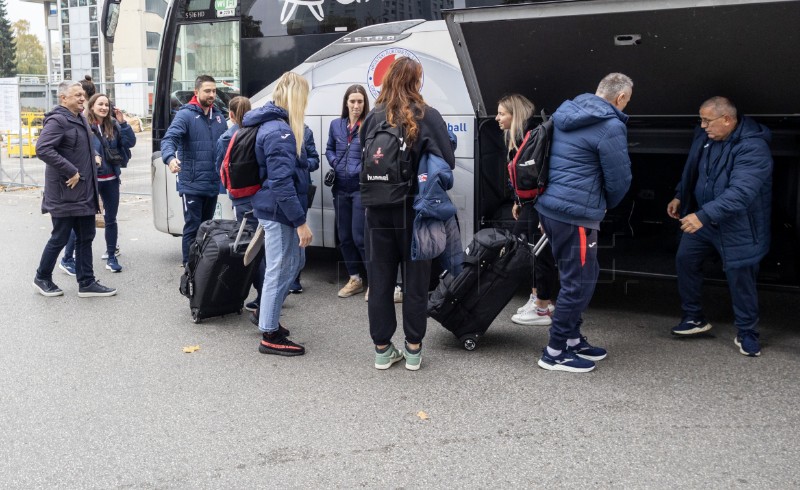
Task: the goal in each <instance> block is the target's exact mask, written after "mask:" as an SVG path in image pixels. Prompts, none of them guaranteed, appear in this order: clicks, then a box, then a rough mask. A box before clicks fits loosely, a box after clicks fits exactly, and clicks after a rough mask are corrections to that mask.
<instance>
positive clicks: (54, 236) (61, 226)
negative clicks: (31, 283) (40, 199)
mask: <svg viewBox="0 0 800 490" xmlns="http://www.w3.org/2000/svg"><path fill="white" fill-rule="evenodd" d="M51 219H52V221H53V231H52V233H51V234H50V240H48V241H47V245H45V247H44V251H43V252H42V258H41V260H40V261H39V268H38V269H36V277H38V278H39V279H48V280H51V281H52V280H53V269H55V267H56V262H58V256H59V254H60V253H61V249H62V248H64V246H65V245H66V244H67V241H69V236H70V233H75V236H76V245H77V247H76V248H75V273H76V274H75V275H76V276H77V277H76V279H77V280H78V285H79V286H80V287H86V286H88V285H90V284H92V283H93V282H94V281H95V278H94V269H93V268H92V241H93V240H94V235H95V225H94V215H90V216H70V217H65V218H55V217H53V218H51Z"/></svg>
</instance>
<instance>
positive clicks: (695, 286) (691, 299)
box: [675, 225, 759, 333]
mask: <svg viewBox="0 0 800 490" xmlns="http://www.w3.org/2000/svg"><path fill="white" fill-rule="evenodd" d="M715 252H716V253H718V254H719V253H720V252H721V243H720V236H719V233H718V232H717V230H716V229H715V228H713V227H712V226H711V225H706V226H704V227H702V228H700V229H699V230H698V231H697V232H696V233H693V234H692V233H684V234H683V236H682V237H681V243H680V245H679V246H678V254H677V255H676V256H675V268H676V269H677V273H678V292H679V293H680V296H681V308H682V309H683V317H684V319H686V320H704V319H705V316H704V315H703V306H702V304H701V303H700V300H701V299H702V289H703V263H704V262H705V260H706V259H707V258H709V257H710V256H712V255H713V254H714V253H715ZM725 275H726V277H727V278H728V288H729V289H730V292H731V301H732V302H733V316H734V323H735V324H736V328H738V329H739V332H740V333H741V332H745V331H754V332H755V331H757V330H758V313H759V312H758V292H757V290H756V277H757V276H758V264H754V265H751V266H745V267H736V268H732V267H725Z"/></svg>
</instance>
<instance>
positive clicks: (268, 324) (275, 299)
mask: <svg viewBox="0 0 800 490" xmlns="http://www.w3.org/2000/svg"><path fill="white" fill-rule="evenodd" d="M258 221H259V223H261V227H262V228H264V253H265V255H264V260H265V262H266V267H265V271H264V286H263V288H262V289H261V305H260V308H259V317H258V329H259V330H261V331H262V332H264V333H272V332H274V331H276V330H278V322H279V320H280V316H281V307H282V306H283V301H284V300H285V299H286V296H287V295H288V294H289V286H290V285H291V283H292V281H293V280H294V278H295V277H297V273H298V272H300V262H301V258H300V256H301V254H300V250H301V249H300V238H299V237H298V236H297V228H294V227H292V226H287V225H284V224H281V223H278V222H277V221H267V220H263V219H260V220H258Z"/></svg>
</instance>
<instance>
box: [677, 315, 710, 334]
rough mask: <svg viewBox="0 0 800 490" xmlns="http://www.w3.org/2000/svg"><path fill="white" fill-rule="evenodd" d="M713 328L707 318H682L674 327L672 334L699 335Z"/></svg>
mask: <svg viewBox="0 0 800 490" xmlns="http://www.w3.org/2000/svg"><path fill="white" fill-rule="evenodd" d="M709 330H711V324H710V323H708V322H707V321H705V320H702V319H701V320H682V321H681V322H680V323H679V324H678V325H676V326H674V327H672V335H697V334H699V333H703V332H708V331H709Z"/></svg>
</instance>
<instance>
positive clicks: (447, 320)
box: [428, 228, 533, 350]
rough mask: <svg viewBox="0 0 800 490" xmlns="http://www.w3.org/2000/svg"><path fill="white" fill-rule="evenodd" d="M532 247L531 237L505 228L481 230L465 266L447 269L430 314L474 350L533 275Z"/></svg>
mask: <svg viewBox="0 0 800 490" xmlns="http://www.w3.org/2000/svg"><path fill="white" fill-rule="evenodd" d="M532 259H533V257H532V255H531V250H530V248H529V247H528V245H527V243H526V241H525V240H523V239H520V238H518V237H516V236H515V235H513V234H512V233H510V232H509V231H507V230H504V229H501V228H486V229H483V230H480V231H478V232H477V233H475V236H474V237H473V238H472V242H471V243H470V244H469V246H468V247H467V249H466V250H465V251H464V268H463V270H462V271H461V273H460V274H458V276H455V277H453V276H452V275H450V274H448V273H447V271H445V272H444V273H443V274H442V277H441V281H440V282H439V285H438V286H437V287H436V289H435V290H434V291H433V292H432V293H431V294H430V297H429V298H428V316H430V317H431V318H433V319H434V320H436V321H438V322H439V323H441V324H442V326H444V328H446V329H448V330H450V331H451V332H453V334H454V335H455V336H456V337H457V338H458V340H459V341H460V342H462V343H463V345H464V348H465V349H467V350H473V349H475V347H476V346H477V340H478V337H480V336H481V335H483V334H484V333H486V330H487V329H488V328H489V326H490V325H491V324H492V322H493V321H494V319H495V318H497V315H498V314H499V313H500V311H502V310H503V308H505V307H506V305H507V304H508V302H509V301H511V298H513V297H514V295H515V294H516V292H517V289H518V288H519V286H520V284H521V283H522V282H523V281H525V280H527V279H529V278H530V274H531V260H532Z"/></svg>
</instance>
